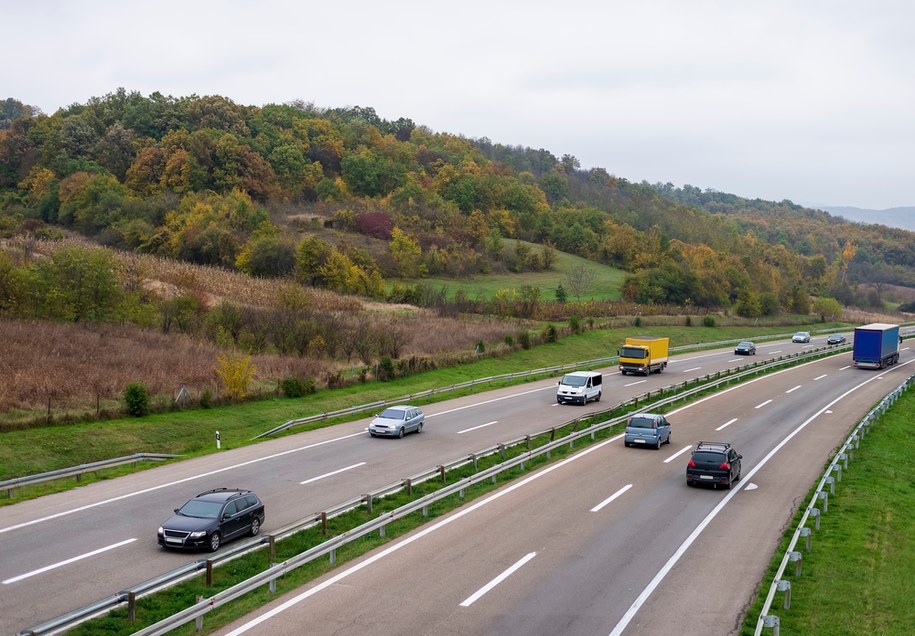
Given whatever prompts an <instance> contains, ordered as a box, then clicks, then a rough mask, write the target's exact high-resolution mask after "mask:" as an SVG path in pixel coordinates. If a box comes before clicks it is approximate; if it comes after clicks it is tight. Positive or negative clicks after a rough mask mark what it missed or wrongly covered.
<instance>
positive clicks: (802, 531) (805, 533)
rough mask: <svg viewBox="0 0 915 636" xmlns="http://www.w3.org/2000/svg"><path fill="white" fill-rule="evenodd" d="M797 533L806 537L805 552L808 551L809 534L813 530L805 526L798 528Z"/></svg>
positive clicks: (811, 533)
mask: <svg viewBox="0 0 915 636" xmlns="http://www.w3.org/2000/svg"><path fill="white" fill-rule="evenodd" d="M798 534H800V536H802V537H804V538H805V539H807V552H810V537H811V535H813V531H812V530H811V529H810V528H808V527H806V526H805V527H803V528H801V529H800V530H798Z"/></svg>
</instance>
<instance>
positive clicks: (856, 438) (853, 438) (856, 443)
mask: <svg viewBox="0 0 915 636" xmlns="http://www.w3.org/2000/svg"><path fill="white" fill-rule="evenodd" d="M850 441H853V442H854V443H855V448H858V434H857V433H854V434H853V435H852V436H851V438H850Z"/></svg>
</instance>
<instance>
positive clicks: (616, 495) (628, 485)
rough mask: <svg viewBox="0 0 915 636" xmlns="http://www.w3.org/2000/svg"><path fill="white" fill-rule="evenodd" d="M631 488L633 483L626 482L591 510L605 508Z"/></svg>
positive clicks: (596, 510)
mask: <svg viewBox="0 0 915 636" xmlns="http://www.w3.org/2000/svg"><path fill="white" fill-rule="evenodd" d="M687 448H688V447H687ZM630 488H632V484H626V485H625V486H623V487H622V488H620V489H619V490H617V491H616V492H615V493H613V494H612V495H610V496H609V497H607V498H606V499H604V500H603V501H602V502H600V503H599V504H597V505H596V506H594V507H593V508H591V512H599V511H600V509H601V508H603V507H604V506H606V505H607V504H608V503H610V502H611V501H613V500H614V499H616V498H617V497H619V496H620V495H622V494H623V493H624V492H626V491H627V490H629V489H630Z"/></svg>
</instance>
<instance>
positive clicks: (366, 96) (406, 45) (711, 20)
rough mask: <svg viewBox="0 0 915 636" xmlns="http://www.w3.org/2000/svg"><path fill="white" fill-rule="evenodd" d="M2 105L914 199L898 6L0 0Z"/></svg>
mask: <svg viewBox="0 0 915 636" xmlns="http://www.w3.org/2000/svg"><path fill="white" fill-rule="evenodd" d="M0 15H2V17H3V22H4V28H3V36H2V38H0V60H2V62H0V63H2V70H0V99H3V98H6V97H12V98H14V99H18V100H19V101H21V102H24V103H26V104H31V105H34V106H38V107H39V108H41V109H42V111H44V112H45V113H48V114H52V113H54V111H56V110H57V109H58V108H60V107H65V106H67V105H70V104H73V103H85V102H86V101H87V100H88V99H89V98H90V97H101V96H104V95H106V94H108V93H111V92H113V91H115V90H117V89H118V88H119V87H123V88H125V89H127V90H128V91H139V92H140V93H142V94H143V95H149V94H150V93H152V92H155V91H159V92H161V93H163V94H165V95H172V96H175V97H181V96H187V95H192V94H197V95H222V96H224V97H227V98H229V99H231V100H232V101H234V102H236V103H239V104H244V105H254V106H263V105H264V104H269V103H285V102H289V101H292V100H295V99H301V100H304V101H307V102H313V103H314V104H315V105H316V106H319V107H327V108H334V107H340V106H357V105H358V106H370V107H372V108H374V109H375V110H376V111H377V113H378V115H379V116H381V117H383V118H385V119H397V118H398V117H408V118H410V119H412V120H413V121H414V122H416V123H417V124H420V125H425V126H428V127H429V128H431V129H432V130H433V131H436V132H449V133H455V134H461V135H464V136H466V137H472V138H480V137H488V138H489V139H491V140H492V141H493V142H497V143H502V144H510V145H521V146H530V147H532V148H545V149H547V150H549V151H550V152H552V153H553V154H555V155H556V156H561V155H563V154H571V155H574V156H575V157H577V158H578V160H579V161H580V162H581V166H582V167H583V168H591V167H602V168H604V169H606V170H607V171H608V172H609V173H611V174H614V175H617V176H619V177H624V178H626V179H628V180H630V181H636V182H640V181H643V180H645V181H648V182H650V183H656V182H664V183H667V182H670V183H673V184H674V185H677V186H682V185H684V184H690V185H693V186H697V187H699V188H702V189H706V188H712V189H715V190H720V191H723V192H730V193H733V194H737V195H740V196H744V197H749V198H754V197H759V198H763V199H769V200H775V201H780V200H782V199H791V200H792V201H794V202H796V203H800V204H804V205H813V206H818V205H819V206H829V205H832V206H843V205H844V206H857V207H864V208H874V209H881V208H889V207H896V206H915V174H913V172H915V126H913V113H915V33H913V24H915V22H913V19H915V3H913V2H910V1H908V0H898V1H895V0H870V1H868V2H864V1H863V0H862V1H860V2H850V1H844V0H803V1H799V0H778V1H741V0H727V1H713V0H708V1H706V0H688V1H683V0H642V1H641V2H633V1H632V0H626V1H616V0H604V1H594V2H589V1H584V0H565V1H564V2H559V1H558V0H554V1H551V2H541V1H540V0H523V1H514V0H510V1H499V0H488V1H479V0H463V1H462V2H460V3H447V4H445V3H436V2H432V1H430V0H425V1H424V2H412V1H410V2H406V1H398V0H387V1H382V0H374V1H371V2H364V1H362V0H349V1H347V2H334V1H332V0H325V1H324V2H320V3H316V2H309V1H307V0H305V1H300V2H282V1H279V0H273V1H270V2H258V1H257V0H238V1H232V2H228V1H227V2H212V1H203V0H182V1H181V2H175V1H173V0H156V1H153V2H131V1H129V0H121V1H104V2H103V1H100V0H82V1H80V2H75V1H74V2H63V1H47V0H35V1H34V2H13V1H7V0H3V1H2V4H0Z"/></svg>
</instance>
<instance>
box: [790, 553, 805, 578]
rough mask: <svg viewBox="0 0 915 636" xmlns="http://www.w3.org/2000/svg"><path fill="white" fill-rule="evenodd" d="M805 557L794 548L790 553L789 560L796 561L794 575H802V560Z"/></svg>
mask: <svg viewBox="0 0 915 636" xmlns="http://www.w3.org/2000/svg"><path fill="white" fill-rule="evenodd" d="M803 559H804V555H803V554H801V553H800V552H798V551H797V550H794V551H792V552H789V553H788V560H789V561H794V576H800V575H801V561H802V560H803Z"/></svg>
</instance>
